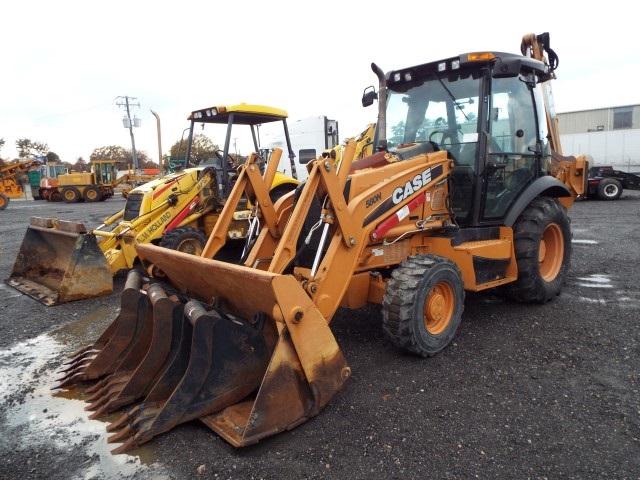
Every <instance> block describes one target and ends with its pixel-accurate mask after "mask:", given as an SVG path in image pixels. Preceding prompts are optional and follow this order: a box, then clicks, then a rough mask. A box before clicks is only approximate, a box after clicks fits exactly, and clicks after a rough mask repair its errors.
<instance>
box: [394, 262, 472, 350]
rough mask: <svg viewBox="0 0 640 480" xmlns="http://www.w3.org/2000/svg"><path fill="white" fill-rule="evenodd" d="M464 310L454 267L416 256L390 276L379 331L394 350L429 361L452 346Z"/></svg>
mask: <svg viewBox="0 0 640 480" xmlns="http://www.w3.org/2000/svg"><path fill="white" fill-rule="evenodd" d="M463 310H464V285H463V282H462V275H461V274H460V270H459V269H458V267H457V265H456V264H455V263H453V262H452V261H451V260H448V259H446V258H443V257H438V256H435V255H416V256H412V257H409V258H407V259H406V260H405V261H404V262H402V263H401V264H400V266H399V267H397V268H396V269H395V270H394V271H393V273H392V274H391V278H390V279H389V281H388V283H387V289H386V291H385V294H384V299H383V301H382V328H383V330H384V333H385V335H386V336H387V338H388V339H389V340H390V341H391V343H393V344H394V345H395V346H397V347H399V348H401V349H403V350H406V351H408V352H411V353H415V354H417V355H421V356H423V357H430V356H432V355H435V354H436V353H438V352H439V351H441V350H442V349H443V348H445V347H446V346H447V345H448V344H449V343H450V342H451V340H452V339H453V337H454V335H455V333H456V330H457V329H458V326H459V325H460V321H461V319H462V312H463Z"/></svg>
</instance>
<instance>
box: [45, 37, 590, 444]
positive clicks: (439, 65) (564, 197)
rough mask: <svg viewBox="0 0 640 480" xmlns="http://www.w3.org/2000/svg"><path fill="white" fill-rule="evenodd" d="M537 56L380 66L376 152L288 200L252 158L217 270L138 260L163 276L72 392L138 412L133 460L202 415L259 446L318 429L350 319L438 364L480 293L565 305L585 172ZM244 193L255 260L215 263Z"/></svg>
mask: <svg viewBox="0 0 640 480" xmlns="http://www.w3.org/2000/svg"><path fill="white" fill-rule="evenodd" d="M523 50H524V53H525V54H526V55H524V56H521V55H514V54H506V53H498V52H473V53H469V54H463V55H459V56H455V57H450V58H446V59H443V60H439V61H436V62H430V63H425V64H422V65H417V66H413V67H409V68H403V69H398V70H393V71H391V72H388V73H386V74H384V73H383V72H382V70H380V69H379V68H378V67H377V66H375V65H372V67H373V69H374V71H375V72H376V74H377V75H378V79H379V90H378V92H377V94H376V95H377V96H378V105H379V114H378V121H377V131H376V142H375V148H374V151H375V153H373V154H372V155H369V156H366V157H364V158H362V159H359V160H354V157H355V150H356V142H355V141H351V142H349V143H348V144H347V146H346V147H345V150H344V152H343V155H342V161H341V162H340V163H339V164H338V165H336V164H335V163H334V162H332V161H331V160H330V159H328V158H320V159H317V160H315V161H313V162H310V163H309V164H308V168H309V176H308V179H307V180H306V182H305V183H304V185H303V186H302V187H300V188H298V189H297V190H296V192H295V193H290V194H288V195H286V196H284V197H282V198H280V199H279V200H277V201H276V202H275V203H274V202H272V201H271V199H270V198H269V195H268V187H269V185H271V178H272V175H273V169H272V168H271V165H270V168H268V169H267V170H266V171H265V172H264V173H262V174H261V173H260V169H259V165H258V163H257V162H258V158H257V157H256V156H255V155H252V156H251V157H250V158H249V159H248V160H247V162H246V163H245V165H244V166H242V167H241V168H240V169H239V174H238V179H237V181H236V183H235V186H234V188H233V190H232V191H231V194H230V195H229V198H228V201H227V203H226V205H225V207H224V208H223V210H222V212H221V214H220V218H219V219H218V222H217V223H216V225H215V227H214V229H213V231H212V233H211V235H210V236H209V240H208V242H207V245H206V246H205V248H204V250H203V251H202V255H200V256H195V255H186V254H184V253H182V252H177V251H172V250H168V249H165V248H161V247H159V246H156V245H153V244H149V243H147V244H139V245H138V246H137V247H136V250H137V252H138V255H139V256H140V258H141V259H142V260H143V263H144V264H145V265H147V267H149V268H148V271H150V272H153V273H154V277H146V276H144V275H142V274H140V273H139V272H137V271H132V272H130V273H129V276H128V278H127V285H126V288H125V291H124V292H123V295H122V309H121V311H120V314H119V316H118V317H117V318H116V319H115V320H114V321H113V322H112V324H111V325H110V326H109V327H108V328H107V330H106V331H105V332H104V334H103V335H102V336H101V337H100V338H99V339H98V340H97V341H96V342H95V343H94V344H93V345H90V346H88V347H86V348H85V349H83V350H81V351H79V352H77V353H76V354H75V355H74V356H73V357H72V358H71V359H70V360H69V361H68V362H67V364H66V367H65V369H64V375H63V377H62V378H61V380H60V383H59V384H58V385H57V386H58V387H60V388H65V387H68V386H70V385H73V384H76V383H79V382H94V383H93V385H92V386H91V387H90V388H89V392H90V394H91V395H90V397H89V402H90V404H89V406H88V407H87V409H88V410H91V411H93V414H92V417H93V418H100V417H102V416H104V415H106V414H108V413H111V412H115V411H118V410H121V409H123V408H125V407H128V408H127V409H125V410H124V411H123V413H122V414H121V416H120V417H119V418H118V419H117V420H115V421H113V422H112V423H110V424H109V425H108V427H107V430H108V431H109V432H112V433H113V435H112V436H111V437H109V441H110V442H114V443H115V442H123V443H122V445H120V446H119V447H118V448H116V449H115V450H114V452H115V453H119V452H124V451H127V450H130V449H133V448H136V447H137V446H139V445H142V444H143V443H145V442H147V441H149V440H151V439H152V438H153V437H154V436H156V435H159V434H162V433H163V432H167V431H168V430H170V429H172V428H173V427H175V426H177V425H179V424H180V423H183V422H186V421H189V420H194V419H200V421H202V422H203V423H204V424H205V425H207V426H208V427H209V428H211V429H212V430H214V431H215V432H216V433H218V434H219V435H220V436H221V437H222V438H224V439H225V440H226V441H228V442H229V443H230V444H231V445H233V446H236V447H242V446H245V445H249V444H252V443H255V442H257V441H259V440H261V439H263V438H265V437H268V436H270V435H274V434H276V433H278V432H281V431H284V430H288V429H291V428H294V427H296V426H297V425H300V424H301V423H303V422H305V421H306V420H308V419H309V418H311V417H313V416H314V415H316V414H318V413H319V412H320V410H321V409H322V408H323V407H324V406H325V405H326V404H327V403H328V402H329V401H330V400H331V398H332V397H333V396H334V395H335V394H336V393H337V392H338V390H340V389H341V388H342V386H343V385H344V383H345V382H346V381H347V379H348V378H349V376H350V372H351V370H350V368H349V366H348V364H347V362H346V359H345V357H344V355H343V354H342V352H341V350H340V347H339V345H338V343H337V342H336V339H335V337H334V335H333V333H332V332H331V329H330V326H329V325H330V322H331V319H332V318H333V316H334V314H335V312H336V310H337V309H338V308H339V307H341V306H342V307H346V308H350V309H356V308H359V307H362V306H364V305H365V304H367V303H377V304H381V305H382V326H383V330H384V333H385V334H386V336H387V337H388V339H389V340H390V342H391V343H392V344H393V345H396V346H397V347H398V348H400V349H402V350H406V351H408V352H411V353H413V354H416V355H420V356H424V357H428V356H431V355H434V354H436V353H438V352H439V351H441V350H442V349H444V348H446V346H447V345H448V344H449V343H450V342H451V340H452V339H453V338H454V335H455V333H456V330H457V328H458V326H459V324H460V321H461V318H462V311H463V308H464V296H465V291H472V292H479V291H487V290H491V289H494V288H496V287H503V288H504V289H506V292H507V293H508V294H509V295H510V296H511V297H513V298H514V299H516V300H517V301H522V302H533V303H542V302H547V301H549V300H552V299H554V298H555V297H556V296H557V295H558V294H559V293H560V290H561V288H562V284H563V281H564V279H565V277H566V274H567V271H568V269H569V262H570V257H571V231H570V223H569V219H568V217H567V209H568V208H569V207H570V206H571V205H572V203H573V201H574V199H575V197H576V196H577V195H580V194H582V193H583V192H584V188H585V181H586V172H587V168H586V167H587V160H586V158H584V157H578V158H573V157H562V156H561V153H560V151H559V150H560V146H559V143H558V140H557V139H558V137H557V127H556V124H555V119H554V117H553V109H552V108H551V105H550V103H549V102H550V99H551V96H550V95H549V92H548V88H549V81H550V80H551V79H552V78H554V67H555V65H556V64H557V62H555V61H554V60H553V59H554V58H555V59H557V57H555V55H554V54H552V51H551V49H550V48H549V38H548V34H544V35H540V36H535V35H534V36H527V37H525V38H524V44H523ZM372 102H373V99H372V96H371V95H365V97H364V98H363V104H370V103H372ZM243 198H247V199H248V200H249V201H251V203H252V205H254V206H255V208H254V209H253V210H252V216H253V215H255V216H258V217H259V218H261V228H260V229H259V233H258V234H257V238H256V239H255V240H252V241H251V243H250V244H249V247H250V248H249V252H248V254H247V256H246V259H245V261H244V263H243V264H242V265H235V264H231V263H224V262H221V261H218V260H215V259H214V257H215V255H216V253H217V252H218V251H219V250H220V249H221V248H222V247H223V245H224V243H225V241H226V239H227V232H228V230H229V228H230V226H231V225H232V220H233V212H234V211H235V210H236V208H237V205H238V204H239V202H240V201H241V200H242V199H243ZM248 240H249V239H248Z"/></svg>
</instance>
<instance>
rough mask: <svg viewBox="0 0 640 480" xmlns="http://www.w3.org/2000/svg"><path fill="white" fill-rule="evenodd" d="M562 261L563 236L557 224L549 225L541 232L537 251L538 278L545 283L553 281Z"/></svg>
mask: <svg viewBox="0 0 640 480" xmlns="http://www.w3.org/2000/svg"><path fill="white" fill-rule="evenodd" d="M563 259H564V236H563V235H562V230H561V229H560V226H559V225H558V224H557V223H550V224H549V225H547V228H545V229H544V232H542V238H541V239H540V249H539V250H538V262H539V264H540V276H541V277H542V278H543V279H544V280H545V281H546V282H551V281H553V280H555V278H556V277H557V276H558V273H560V269H561V268H562V260H563Z"/></svg>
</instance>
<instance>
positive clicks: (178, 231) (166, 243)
mask: <svg viewBox="0 0 640 480" xmlns="http://www.w3.org/2000/svg"><path fill="white" fill-rule="evenodd" d="M206 243H207V237H205V235H204V233H202V232H201V231H200V230H197V229H195V228H190V227H182V228H175V229H173V230H171V231H170V232H168V233H165V234H164V235H163V236H162V240H161V241H160V246H161V247H163V248H169V249H171V250H177V251H179V252H184V253H188V254H190V255H200V254H201V253H202V250H204V246H205V245H206Z"/></svg>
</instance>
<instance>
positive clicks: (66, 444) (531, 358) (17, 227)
mask: <svg viewBox="0 0 640 480" xmlns="http://www.w3.org/2000/svg"><path fill="white" fill-rule="evenodd" d="M121 206H122V201H121V200H117V199H112V200H109V201H107V202H104V203H99V204H89V205H65V204H47V203H43V202H32V203H27V202H12V203H11V205H10V206H9V208H8V209H7V210H6V211H3V212H0V249H1V255H0V277H2V278H3V279H4V278H6V277H7V276H8V274H9V272H10V270H11V267H12V263H13V260H14V258H15V255H16V253H17V251H18V248H19V245H20V240H21V237H22V235H23V233H24V230H25V228H26V225H27V222H28V217H29V216H30V215H42V216H52V215H56V216H59V217H63V218H68V219H76V220H83V221H85V222H87V224H89V225H90V226H95V225H97V224H99V223H100V221H101V219H102V218H103V217H104V216H105V215H106V214H108V213H111V212H113V211H115V210H117V209H118V208H119V207H121ZM571 216H572V219H573V228H574V241H573V265H572V269H571V273H570V275H569V278H568V282H567V285H566V287H565V290H564V293H563V294H562V295H561V296H560V297H559V298H557V299H556V300H555V301H553V302H551V303H549V304H546V305H543V306H529V305H519V304H514V303H510V302H507V301H503V300H502V299H500V298H498V297H495V296H492V295H469V296H468V298H467V302H466V310H465V313H464V317H463V322H462V326H461V328H460V330H459V332H458V336H457V338H456V340H455V341H454V343H453V344H452V345H451V346H450V347H449V348H447V349H446V350H445V351H444V352H442V353H441V354H440V355H438V356H436V357H434V358H431V359H427V360H423V359H418V358H415V357H413V356H408V355H405V354H402V353H400V352H398V351H397V350H396V349H394V348H393V347H392V346H391V345H389V344H388V343H387V342H386V341H385V339H384V337H383V335H382V331H381V327H380V317H379V313H378V312H377V310H376V309H375V308H371V309H368V310H365V311H361V312H358V313H356V314H353V313H345V312H341V313H339V314H338V315H337V317H336V318H335V320H334V322H333V324H332V328H333V330H334V332H335V334H336V337H337V340H338V343H339V344H340V346H341V347H342V349H343V351H344V354H345V356H346V358H347V360H348V362H349V363H350V366H351V368H352V370H353V377H352V378H351V379H350V380H349V382H348V383H347V385H346V387H345V389H344V390H343V391H342V392H341V393H340V394H339V395H337V396H336V397H335V398H334V399H333V401H332V402H331V403H330V404H329V405H328V406H327V407H326V408H325V409H324V411H323V412H322V413H321V414H320V415H319V416H318V417H316V418H314V419H312V420H311V421H309V422H307V423H305V424H303V425H301V426H300V427H298V428H297V429H295V430H293V431H291V432H287V433H283V434H280V435H277V436H275V437H273V438H271V439H268V440H265V441H263V442H261V443H259V444H258V445H256V446H253V447H249V448H246V449H243V450H235V449H234V448H232V447H230V446H229V445H228V444H226V443H225V442H224V441H223V440H222V439H220V438H219V437H217V436H216V435H215V434H214V433H213V432H211V431H210V430H208V429H207V428H206V427H204V426H203V425H201V424H200V423H198V422H193V423H190V424H187V425H183V426H181V427H178V428H176V429H174V430H173V431H171V432H170V433H168V434H166V435H163V436H161V437H160V438H158V439H156V440H154V441H153V442H151V443H149V444H147V445H146V446H145V447H144V448H142V449H140V450H138V451H135V452H132V455H119V456H112V455H110V454H109V449H110V447H111V446H110V445H107V444H106V442H105V433H104V425H105V424H104V423H102V422H100V421H94V420H88V418H87V415H86V412H84V411H83V406H84V403H83V402H81V401H80V399H81V398H82V393H81V392H77V391H68V392H62V393H55V394H53V395H52V394H51V393H50V391H49V388H50V387H51V385H52V383H53V379H54V377H55V375H54V371H55V369H56V368H57V367H58V366H59V365H60V362H61V359H62V358H63V356H64V355H65V354H66V353H68V352H70V351H72V350H74V349H75V348H76V347H77V346H78V345H81V344H83V343H85V342H86V341H88V340H89V339H92V338H94V337H95V336H96V335H97V333H98V332H99V331H101V329H103V328H104V326H105V325H106V324H108V322H109V321H110V320H111V318H112V317H113V316H114V314H115V313H116V311H117V308H118V304H117V302H118V295H117V292H116V294H114V295H112V296H110V297H105V298H99V299H95V300H90V301H83V302H77V303H73V304H67V305H61V306H57V307H51V308H45V307H43V306H42V305H40V304H39V303H37V302H35V301H33V300H31V299H30V298H28V297H25V296H22V295H20V294H19V293H17V292H16V291H14V290H12V289H11V288H9V287H6V286H5V285H2V286H0V319H1V320H0V478H7V479H13V478H20V479H27V478H48V479H51V480H52V479H58V478H61V479H62V478H64V479H68V478H129V477H134V478H149V477H153V478H193V477H196V476H198V475H199V473H198V467H200V474H201V476H202V477H210V478H346V477H349V478H354V479H355V478H385V479H386V478H416V477H418V476H426V477H430V478H468V477H479V478H514V477H515V478H605V477H606V478H638V477H639V476H640V455H639V454H638V452H640V395H639V394H640V392H639V389H640V386H639V380H640V378H639V375H640V373H639V369H640V347H639V339H640V329H639V325H640V272H639V263H640V262H639V259H640V253H639V248H640V247H639V245H640V195H637V194H634V193H625V195H624V196H623V198H622V199H621V200H619V201H617V202H599V201H590V202H580V203H578V204H576V206H575V207H574V209H573V211H572V214H571ZM116 287H117V288H116V290H119V289H121V288H122V281H117V282H116ZM202 466H204V467H202Z"/></svg>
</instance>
